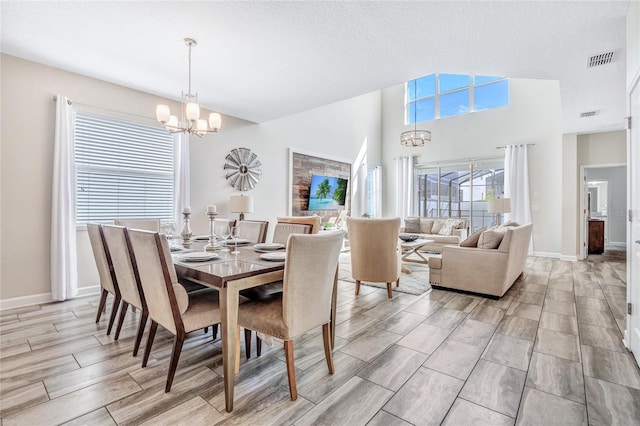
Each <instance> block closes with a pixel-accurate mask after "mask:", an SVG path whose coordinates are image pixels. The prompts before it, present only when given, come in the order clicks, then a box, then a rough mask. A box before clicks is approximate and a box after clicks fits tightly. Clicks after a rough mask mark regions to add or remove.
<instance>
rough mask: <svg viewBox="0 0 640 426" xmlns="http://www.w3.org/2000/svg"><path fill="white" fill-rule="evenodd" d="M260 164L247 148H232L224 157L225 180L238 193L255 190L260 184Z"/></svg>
mask: <svg viewBox="0 0 640 426" xmlns="http://www.w3.org/2000/svg"><path fill="white" fill-rule="evenodd" d="M261 166H262V163H260V160H258V156H257V155H256V154H254V153H253V152H251V150H250V149H249V148H234V149H232V150H231V152H230V153H229V154H227V157H226V163H225V165H224V169H225V171H226V178H227V180H228V181H229V183H230V184H231V186H233V187H234V188H236V189H237V190H239V191H248V190H250V189H253V188H255V186H256V184H257V183H258V182H260V175H262V170H261V169H260V167H261Z"/></svg>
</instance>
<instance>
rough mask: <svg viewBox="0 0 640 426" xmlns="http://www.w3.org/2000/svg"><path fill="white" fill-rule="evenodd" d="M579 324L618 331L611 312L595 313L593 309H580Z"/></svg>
mask: <svg viewBox="0 0 640 426" xmlns="http://www.w3.org/2000/svg"><path fill="white" fill-rule="evenodd" d="M578 322H579V323H580V324H590V325H597V326H598V327H605V328H611V329H614V330H617V329H618V325H617V324H616V321H615V319H614V318H613V316H612V315H611V314H610V313H609V312H604V311H594V310H592V309H578Z"/></svg>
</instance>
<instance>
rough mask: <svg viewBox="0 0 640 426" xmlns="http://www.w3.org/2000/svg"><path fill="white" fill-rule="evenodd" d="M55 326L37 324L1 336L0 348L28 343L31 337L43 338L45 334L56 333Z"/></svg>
mask: <svg viewBox="0 0 640 426" xmlns="http://www.w3.org/2000/svg"><path fill="white" fill-rule="evenodd" d="M55 332H56V328H55V327H54V326H53V324H37V325H35V326H33V327H27V328H24V329H22V328H18V329H15V330H13V331H12V332H9V333H4V334H2V335H0V346H3V347H4V346H8V345H15V344H17V343H27V339H28V338H29V337H34V336H41V335H43V334H48V333H55Z"/></svg>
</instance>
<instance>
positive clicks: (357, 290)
mask: <svg viewBox="0 0 640 426" xmlns="http://www.w3.org/2000/svg"><path fill="white" fill-rule="evenodd" d="M358 294H360V280H356V296H357V295H358Z"/></svg>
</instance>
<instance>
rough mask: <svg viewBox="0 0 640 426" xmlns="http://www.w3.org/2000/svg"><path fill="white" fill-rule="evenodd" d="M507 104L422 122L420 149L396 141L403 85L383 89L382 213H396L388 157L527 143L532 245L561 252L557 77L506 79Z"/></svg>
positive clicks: (426, 157)
mask: <svg viewBox="0 0 640 426" xmlns="http://www.w3.org/2000/svg"><path fill="white" fill-rule="evenodd" d="M510 89H511V90H510V92H511V94H510V104H509V106H508V107H504V108H497V109H493V110H488V111H482V112H478V113H472V114H465V115H460V116H456V117H449V118H446V119H441V120H435V121H430V122H427V123H422V124H421V125H420V128H425V129H426V130H430V131H431V142H429V143H427V144H426V146H425V147H423V148H405V147H402V146H401V145H400V142H399V138H400V133H401V132H403V131H404V130H409V126H405V125H404V116H403V114H404V110H403V102H404V85H398V86H393V87H391V88H388V89H385V90H383V123H382V128H383V146H382V158H383V159H384V174H385V175H386V176H387V177H390V178H388V179H386V180H385V187H384V190H385V197H384V206H383V213H384V214H385V215H386V216H389V215H394V214H395V204H394V203H395V198H394V197H395V193H396V181H395V179H394V178H393V176H392V175H393V174H394V172H395V166H394V163H393V158H394V157H398V156H402V155H415V156H417V161H418V162H419V163H431V162H435V161H447V160H463V159H468V158H476V157H486V156H495V157H502V156H504V151H498V150H496V147H498V146H503V145H507V144H522V143H534V144H535V146H531V147H529V186H530V200H531V207H532V210H533V211H532V220H533V240H534V241H533V246H534V251H535V252H537V253H538V254H546V255H553V256H559V255H560V251H561V229H560V221H559V220H558V218H559V217H561V206H562V200H561V195H562V192H561V185H560V184H559V183H560V182H561V180H562V130H561V117H562V114H561V105H560V87H559V84H558V82H557V81H548V80H525V79H511V83H510Z"/></svg>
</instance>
